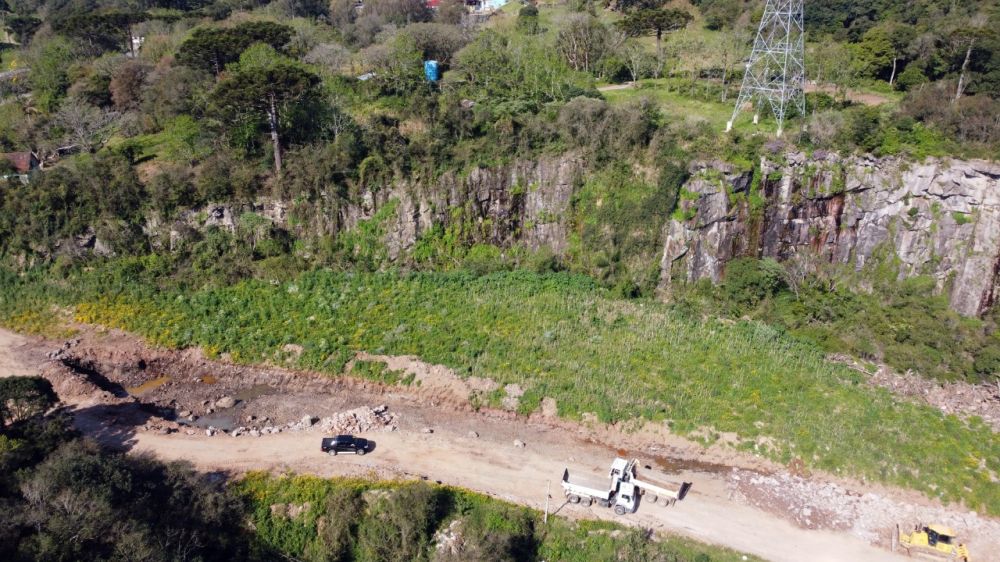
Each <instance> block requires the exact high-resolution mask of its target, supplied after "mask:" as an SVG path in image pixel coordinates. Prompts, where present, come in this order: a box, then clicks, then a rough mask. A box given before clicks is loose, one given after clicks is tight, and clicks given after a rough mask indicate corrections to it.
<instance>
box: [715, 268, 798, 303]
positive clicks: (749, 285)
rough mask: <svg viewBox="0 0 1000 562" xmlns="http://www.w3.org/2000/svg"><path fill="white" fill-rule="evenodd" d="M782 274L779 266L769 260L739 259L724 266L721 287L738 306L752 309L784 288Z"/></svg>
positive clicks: (782, 270) (783, 271) (782, 269)
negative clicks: (724, 271) (724, 272)
mask: <svg viewBox="0 0 1000 562" xmlns="http://www.w3.org/2000/svg"><path fill="white" fill-rule="evenodd" d="M784 274H785V270H784V268H783V267H782V266H781V264H780V263H778V262H776V261H774V260H773V259H771V258H764V259H762V260H758V259H753V258H739V259H735V260H733V261H731V262H729V263H728V264H726V277H725V282H724V284H723V287H724V288H725V291H726V295H727V296H728V297H729V299H730V300H731V301H732V302H734V303H736V304H737V305H738V306H741V307H747V308H749V307H754V306H756V305H757V304H759V303H760V302H761V301H763V300H765V299H769V298H771V297H773V296H774V295H775V294H776V293H777V292H778V291H779V290H781V289H782V288H783V287H784V286H785V281H784Z"/></svg>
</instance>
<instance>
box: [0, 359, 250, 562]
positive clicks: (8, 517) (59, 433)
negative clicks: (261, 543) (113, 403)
mask: <svg viewBox="0 0 1000 562" xmlns="http://www.w3.org/2000/svg"><path fill="white" fill-rule="evenodd" d="M0 380H3V381H12V382H14V383H16V384H5V385H4V386H5V387H4V388H3V389H2V391H0V392H2V394H0V399H2V400H3V401H5V402H6V401H7V400H8V399H15V400H23V399H24V398H25V397H28V399H29V401H31V400H33V399H32V398H31V397H32V396H35V394H34V393H33V392H32V391H31V390H26V389H30V388H33V387H37V386H39V384H41V385H42V386H45V385H48V382H47V381H45V380H44V379H36V378H18V377H12V378H8V379H0ZM39 381H40V382H39ZM15 386H16V387H19V389H20V391H21V392H18V391H15V389H14V388H12V387H15ZM25 390H26V392H24V391H25ZM12 391H14V393H13V394H12V393H11V392H12ZM49 393H51V388H49ZM51 404H52V402H49V404H48V405H49V406H51ZM41 411H44V409H42V410H41ZM41 411H39V410H36V411H34V413H33V414H32V415H30V416H27V415H26V416H24V417H21V418H19V419H18V420H17V421H15V422H13V423H11V424H9V425H7V426H3V427H0V509H2V510H3V514H4V516H3V518H2V519H0V557H2V558H3V559H4V560H12V561H22V560H24V561H27V560H147V561H158V560H229V559H234V558H237V559H243V558H245V557H246V556H247V554H248V553H249V552H250V548H249V546H250V542H249V537H248V534H247V532H246V530H245V527H244V526H243V525H242V520H243V518H244V517H243V514H244V512H245V508H244V506H243V500H242V499H241V498H240V497H238V496H236V495H234V494H231V493H229V492H227V491H226V490H225V489H224V488H222V487H221V486H220V484H219V483H218V482H217V481H215V482H213V481H212V480H211V479H210V478H209V477H208V476H206V475H202V474H197V473H195V472H194V471H192V470H191V469H190V468H189V467H188V466H185V465H183V464H176V463H175V464H162V463H160V462H157V461H155V460H153V459H151V458H149V457H144V456H124V455H121V454H113V453H109V452H106V451H102V450H101V449H100V448H99V447H97V446H96V445H95V444H93V443H91V442H88V441H84V440H82V439H80V438H78V436H77V434H76V433H75V432H74V431H73V429H72V425H71V424H72V420H71V419H70V418H69V417H68V416H66V415H64V414H62V413H59V412H57V413H54V414H51V415H49V416H41V415H39V414H40V412H41Z"/></svg>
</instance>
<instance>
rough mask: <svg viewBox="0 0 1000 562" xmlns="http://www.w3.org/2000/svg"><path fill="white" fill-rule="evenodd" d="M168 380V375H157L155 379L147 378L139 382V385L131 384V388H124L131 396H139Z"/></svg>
mask: <svg viewBox="0 0 1000 562" xmlns="http://www.w3.org/2000/svg"><path fill="white" fill-rule="evenodd" d="M168 382H170V377H169V376H168V375H164V376H162V377H157V378H155V379H152V380H148V381H146V382H144V383H142V384H140V385H139V386H133V387H131V388H126V389H125V392H128V393H129V394H131V395H132V396H139V395H142V394H145V393H147V392H149V391H150V390H153V389H154V388H159V387H161V386H163V385H165V384H167V383H168Z"/></svg>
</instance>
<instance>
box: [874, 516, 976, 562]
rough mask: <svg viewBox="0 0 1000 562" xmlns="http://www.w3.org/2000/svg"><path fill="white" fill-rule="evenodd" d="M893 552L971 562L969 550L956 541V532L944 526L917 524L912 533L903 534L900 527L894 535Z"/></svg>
mask: <svg viewBox="0 0 1000 562" xmlns="http://www.w3.org/2000/svg"><path fill="white" fill-rule="evenodd" d="M892 551H893V552H896V551H903V552H905V553H906V554H907V555H908V556H913V555H918V556H921V555H922V556H926V557H934V558H939V559H940V558H943V559H945V560H956V561H960V562H971V559H970V558H969V549H968V548H966V546H965V545H964V544H962V543H960V542H958V541H957V540H956V539H955V532H954V531H952V530H951V529H950V528H948V527H945V526H944V525H922V524H917V525H916V526H915V527H914V528H913V532H912V533H901V532H900V531H899V525H896V529H895V530H894V531H893V533H892Z"/></svg>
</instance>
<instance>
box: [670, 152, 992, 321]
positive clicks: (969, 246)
mask: <svg viewBox="0 0 1000 562" xmlns="http://www.w3.org/2000/svg"><path fill="white" fill-rule="evenodd" d="M693 171H694V175H693V177H692V179H691V180H690V181H689V182H688V184H687V185H686V186H685V192H684V193H683V196H682V201H681V211H682V212H681V215H682V216H676V214H675V217H674V218H671V219H670V220H668V221H667V224H666V226H665V227H664V239H665V241H664V254H663V261H662V263H661V288H663V289H665V290H669V287H670V285H671V284H672V283H675V282H677V281H678V280H682V281H684V280H686V281H694V280H697V279H702V278H709V279H712V280H713V281H719V280H720V279H721V277H722V275H723V273H724V270H725V264H726V263H727V262H728V261H729V260H731V259H733V258H735V257H740V256H756V257H773V258H775V259H778V260H779V261H787V260H797V261H799V262H800V263H803V264H804V267H807V268H808V267H812V268H815V267H819V266H821V264H823V263H833V264H842V265H845V266H850V267H853V268H855V269H856V270H859V271H860V270H863V269H864V267H865V266H866V264H869V263H871V262H872V260H893V261H894V262H895V263H897V265H898V271H899V276H900V277H901V278H902V277H907V276H911V275H920V274H925V275H931V276H933V277H934V279H935V280H936V281H937V286H938V288H939V290H941V291H943V292H945V293H947V294H948V296H949V298H950V301H951V304H952V307H953V308H954V309H955V310H957V311H958V312H960V313H962V314H966V315H976V314H981V313H983V312H985V311H986V310H987V309H988V308H989V307H991V306H992V305H993V304H994V302H995V301H996V299H997V296H998V294H1000V165H998V164H997V163H990V162H984V161H949V160H928V161H926V162H924V163H913V162H906V161H903V160H899V159H894V158H886V159H874V158H871V157H849V158H843V159H842V158H840V157H838V156H835V155H830V154H816V155H813V157H811V158H808V159H807V158H806V157H805V156H804V155H803V154H800V153H793V154H788V155H786V157H785V159H784V161H783V162H781V163H772V162H767V161H762V163H761V167H760V169H759V170H757V171H755V172H754V173H756V174H758V177H757V179H756V181H754V180H752V179H751V178H750V177H749V176H750V173H741V172H738V171H734V170H733V168H732V167H731V166H728V165H725V164H721V163H711V164H701V165H698V166H696V168H695V169H694V170H693ZM897 260H898V261H897Z"/></svg>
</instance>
